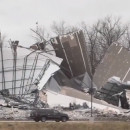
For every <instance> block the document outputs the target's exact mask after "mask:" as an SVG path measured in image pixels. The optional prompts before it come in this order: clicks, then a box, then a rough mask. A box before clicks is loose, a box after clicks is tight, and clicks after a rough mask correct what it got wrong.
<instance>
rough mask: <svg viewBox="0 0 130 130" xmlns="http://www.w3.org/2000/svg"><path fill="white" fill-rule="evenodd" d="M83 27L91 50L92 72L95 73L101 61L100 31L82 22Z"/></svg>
mask: <svg viewBox="0 0 130 130" xmlns="http://www.w3.org/2000/svg"><path fill="white" fill-rule="evenodd" d="M82 28H83V29H84V33H85V39H86V45H87V49H88V52H89V59H90V64H91V73H92V75H93V74H94V73H95V69H96V67H97V65H98V63H99V62H100V59H101V58H100V55H101V54H102V53H99V49H101V48H100V47H99V44H98V32H97V30H96V29H95V28H94V27H88V26H87V25H86V24H85V23H82Z"/></svg>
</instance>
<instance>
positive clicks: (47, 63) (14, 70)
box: [0, 41, 62, 100]
mask: <svg viewBox="0 0 130 130" xmlns="http://www.w3.org/2000/svg"><path fill="white" fill-rule="evenodd" d="M61 62H62V59H61V58H58V57H56V56H53V55H50V54H47V53H45V52H43V51H39V50H31V49H26V48H22V47H20V46H19V45H18V42H17V41H13V42H11V43H10V46H8V47H3V46H1V48H0V86H1V87H0V90H2V91H5V90H8V93H9V95H12V96H15V97H19V98H25V97H26V100H29V97H28V95H31V93H33V92H34V90H37V89H38V90H41V89H42V88H43V86H44V85H45V84H46V82H47V81H48V80H49V78H50V77H51V76H52V74H54V73H55V72H56V71H58V70H59V69H60V68H59V65H60V64H61ZM37 85H38V86H37ZM9 95H8V96H9Z"/></svg>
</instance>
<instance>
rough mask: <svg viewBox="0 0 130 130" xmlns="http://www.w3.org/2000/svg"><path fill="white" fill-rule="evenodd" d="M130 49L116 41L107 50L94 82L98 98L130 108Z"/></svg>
mask: <svg viewBox="0 0 130 130" xmlns="http://www.w3.org/2000/svg"><path fill="white" fill-rule="evenodd" d="M129 57H130V51H129V50H128V49H126V48H124V47H123V46H119V45H117V44H116V43H114V44H112V45H111V46H110V47H109V49H108V50H107V52H106V54H105V57H104V58H103V60H102V62H101V63H100V64H99V65H98V67H97V69H96V72H95V75H94V83H95V84H96V85H97V87H98V92H97V94H96V95H95V97H96V98H99V99H101V100H104V101H106V102H108V103H110V104H113V105H116V106H119V107H122V108H125V109H129V108H130V102H129V98H130V97H129V96H128V95H129V94H128V92H129V90H130V84H129V81H130V72H129V71H130V58H129Z"/></svg>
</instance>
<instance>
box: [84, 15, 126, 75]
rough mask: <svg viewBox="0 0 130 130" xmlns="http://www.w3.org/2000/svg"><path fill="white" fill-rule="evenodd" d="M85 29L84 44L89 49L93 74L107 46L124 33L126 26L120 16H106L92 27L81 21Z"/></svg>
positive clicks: (116, 40)
mask: <svg viewBox="0 0 130 130" xmlns="http://www.w3.org/2000/svg"><path fill="white" fill-rule="evenodd" d="M82 28H83V30H84V31H85V36H86V45H87V48H88V50H89V57H90V61H91V67H92V74H94V72H95V69H96V67H97V65H98V64H99V63H100V61H101V60H102V58H103V57H104V55H105V53H106V50H107V49H108V47H109V46H110V45H111V44H112V43H114V42H118V41H119V40H120V39H121V38H122V37H123V36H124V34H125V33H126V30H127V26H124V25H122V24H121V19H120V18H113V17H112V16H108V17H106V18H104V19H102V20H98V21H97V23H96V24H94V25H92V27H88V26H87V25H86V24H85V23H82Z"/></svg>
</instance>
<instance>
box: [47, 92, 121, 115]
mask: <svg viewBox="0 0 130 130" xmlns="http://www.w3.org/2000/svg"><path fill="white" fill-rule="evenodd" d="M46 94H47V103H48V104H49V106H50V107H54V106H64V107H69V104H70V103H76V104H80V105H83V103H85V102H86V103H87V105H88V106H89V107H91V102H90V101H87V100H82V99H78V98H74V97H70V96H66V95H62V94H58V93H53V92H49V91H48V92H47V93H46ZM93 108H96V109H99V110H108V111H109V110H112V111H115V112H117V113H120V111H119V109H116V108H112V107H109V106H107V105H102V104H97V103H93Z"/></svg>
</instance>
